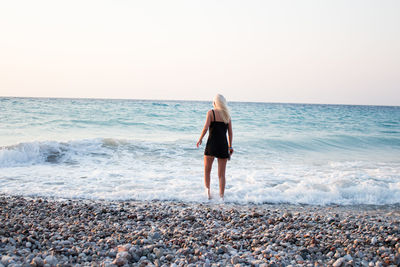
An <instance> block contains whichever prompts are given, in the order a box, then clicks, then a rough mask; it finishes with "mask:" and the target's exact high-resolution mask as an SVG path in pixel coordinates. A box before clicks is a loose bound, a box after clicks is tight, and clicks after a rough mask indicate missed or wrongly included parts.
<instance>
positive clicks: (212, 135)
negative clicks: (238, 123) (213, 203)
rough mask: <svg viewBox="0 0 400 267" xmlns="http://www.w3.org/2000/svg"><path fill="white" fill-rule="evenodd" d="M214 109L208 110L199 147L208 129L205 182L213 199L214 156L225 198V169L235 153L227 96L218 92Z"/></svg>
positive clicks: (220, 191)
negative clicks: (212, 174)
mask: <svg viewBox="0 0 400 267" xmlns="http://www.w3.org/2000/svg"><path fill="white" fill-rule="evenodd" d="M213 106H214V109H212V110H209V111H208V112H207V119H206V123H205V124H204V128H203V131H202V132H201V135H200V138H199V141H198V142H197V147H199V146H200V145H201V143H202V140H203V137H204V135H205V134H206V133H207V131H208V129H210V132H209V134H208V140H207V144H206V149H205V151H204V183H205V186H206V191H207V195H208V199H211V192H210V174H211V167H212V164H213V162H214V158H217V159H218V177H219V196H220V197H221V199H222V200H223V199H224V192H225V169H226V163H227V161H228V159H230V156H231V155H232V153H233V148H232V137H233V133H232V122H231V116H230V114H229V110H228V107H227V105H226V100H225V98H224V97H223V96H222V95H220V94H218V95H216V96H215V97H214V101H213ZM226 131H228V136H229V138H228V140H227V139H226Z"/></svg>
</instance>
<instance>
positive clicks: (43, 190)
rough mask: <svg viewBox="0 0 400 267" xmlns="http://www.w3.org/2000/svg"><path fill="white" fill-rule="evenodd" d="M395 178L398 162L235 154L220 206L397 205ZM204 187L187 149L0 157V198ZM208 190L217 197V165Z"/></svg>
mask: <svg viewBox="0 0 400 267" xmlns="http://www.w3.org/2000/svg"><path fill="white" fill-rule="evenodd" d="M49 155H50V156H51V157H50V158H49ZM399 173H400V163H399V162H373V161H348V160H342V161H340V160H338V161H326V162H324V161H321V162H317V163H316V161H314V160H309V161H305V160H299V159H292V160H289V159H287V158H286V159H285V161H284V162H283V161H282V159H281V158H275V159H271V160H269V161H266V160H265V159H261V160H260V159H253V158H251V157H250V156H245V155H240V153H238V154H235V155H234V156H233V157H232V160H231V161H230V162H229V163H228V167H227V178H226V179H227V181H226V184H227V187H226V191H225V202H235V203H241V204H246V203H281V202H285V203H305V204H318V205H327V204H341V205H348V204H396V203H400V175H399ZM203 183H204V182H203V151H202V149H195V148H194V144H192V143H189V142H186V143H185V142H180V144H179V145H178V144H176V143H174V142H171V143H154V142H143V141H132V140H118V139H87V140H78V141H71V142H65V143H58V142H32V143H24V144H19V145H16V146H11V147H7V148H3V149H1V150H0V193H6V194H24V195H41V196H54V197H66V198H89V199H109V200H127V199H137V200H153V199H158V200H180V201H190V202H193V201H194V202H204V201H207V197H206V195H205V194H204V184H203ZM211 189H212V194H213V196H214V197H215V198H218V190H219V189H218V178H217V162H214V167H213V171H212V179H211Z"/></svg>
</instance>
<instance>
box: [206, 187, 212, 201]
mask: <svg viewBox="0 0 400 267" xmlns="http://www.w3.org/2000/svg"><path fill="white" fill-rule="evenodd" d="M206 194H207V198H208V200H210V199H211V190H210V188H206Z"/></svg>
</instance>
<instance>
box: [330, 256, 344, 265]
mask: <svg viewBox="0 0 400 267" xmlns="http://www.w3.org/2000/svg"><path fill="white" fill-rule="evenodd" d="M345 262H346V259H345V258H344V257H342V258H339V259H337V260H336V261H335V262H334V263H333V265H332V266H333V267H340V266H342V264H344V263H345Z"/></svg>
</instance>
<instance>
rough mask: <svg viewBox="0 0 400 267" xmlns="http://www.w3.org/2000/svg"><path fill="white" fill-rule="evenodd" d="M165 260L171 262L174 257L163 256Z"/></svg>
mask: <svg viewBox="0 0 400 267" xmlns="http://www.w3.org/2000/svg"><path fill="white" fill-rule="evenodd" d="M165 259H166V260H167V261H172V260H173V259H174V256H172V255H171V254H168V255H167V256H165Z"/></svg>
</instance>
